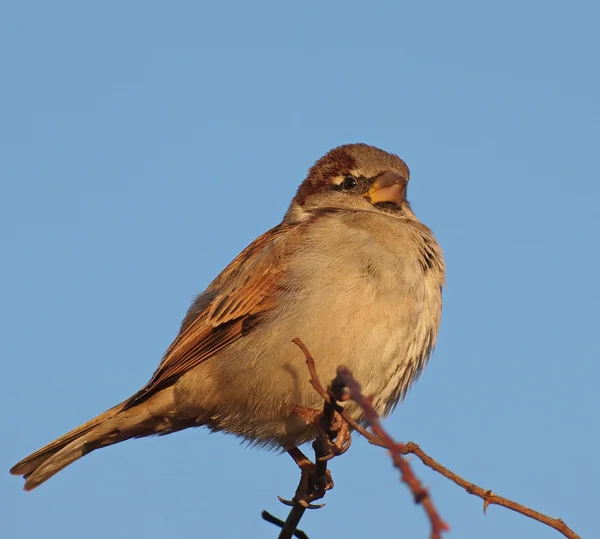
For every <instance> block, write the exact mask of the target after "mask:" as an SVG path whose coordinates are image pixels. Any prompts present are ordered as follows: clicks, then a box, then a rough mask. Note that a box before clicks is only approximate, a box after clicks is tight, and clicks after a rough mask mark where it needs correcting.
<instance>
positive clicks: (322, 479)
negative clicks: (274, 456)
mask: <svg viewBox="0 0 600 539" xmlns="http://www.w3.org/2000/svg"><path fill="white" fill-rule="evenodd" d="M317 444H319V438H317V440H315V442H314V444H313V447H314V448H315V456H316V457H317V463H316V464H314V463H313V462H312V461H311V460H310V459H309V458H308V457H307V456H306V455H305V454H304V453H303V452H302V451H300V449H298V448H297V447H294V448H293V449H289V450H288V454H289V455H290V457H292V458H293V459H294V462H295V463H296V464H297V465H298V467H299V468H300V483H299V484H298V488H297V489H296V494H295V495H294V499H293V500H292V502H291V504H293V503H294V502H295V503H298V504H300V505H301V506H303V507H305V508H308V509H318V508H319V507H322V506H321V505H313V504H312V503H311V502H313V501H314V500H318V499H320V498H322V497H323V496H325V492H327V491H328V490H330V489H332V488H333V479H332V478H331V473H330V472H329V470H328V469H327V462H326V461H325V460H319V451H318V448H317ZM280 500H281V501H282V502H283V503H286V505H290V502H286V501H285V500H282V499H281V498H280Z"/></svg>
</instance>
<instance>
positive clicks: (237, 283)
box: [126, 224, 304, 408]
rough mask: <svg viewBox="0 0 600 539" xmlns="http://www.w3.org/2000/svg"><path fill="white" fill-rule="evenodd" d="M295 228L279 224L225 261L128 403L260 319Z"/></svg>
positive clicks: (273, 295)
mask: <svg viewBox="0 0 600 539" xmlns="http://www.w3.org/2000/svg"><path fill="white" fill-rule="evenodd" d="M298 228H304V227H290V226H288V225H285V224H281V225H278V226H277V227H275V228H273V229H271V230H269V231H268V232H266V233H265V234H263V235H262V236H259V237H258V238H257V239H256V240H254V241H253V242H252V243H251V244H250V245H249V246H248V247H246V249H244V250H243V251H242V252H241V253H240V254H239V255H238V256H237V257H236V258H235V259H234V260H233V261H232V262H231V264H229V266H228V267H227V268H226V269H225V270H224V271H223V272H222V273H221V274H220V275H219V276H218V277H217V278H216V279H215V280H214V281H213V282H212V283H211V285H210V286H209V287H208V288H207V289H206V291H205V292H204V293H203V294H201V295H200V296H199V297H198V299H197V300H196V302H195V303H194V305H192V307H191V308H190V310H189V311H188V315H187V316H186V318H185V319H184V321H183V324H182V327H181V331H180V332H179V335H178V336H177V337H176V339H175V340H174V341H173V344H171V346H170V347H169V349H168V350H167V351H166V353H165V355H164V357H163V359H162V361H161V363H160V365H159V366H158V369H157V370H156V372H155V373H154V375H153V376H152V378H151V379H150V381H149V382H148V383H147V384H146V385H145V386H144V387H143V388H142V389H141V390H140V391H139V392H138V393H136V394H135V395H133V396H132V397H131V398H130V399H129V401H127V404H126V407H127V408H129V407H131V406H133V405H134V404H137V403H139V402H141V401H143V400H146V399H147V398H148V397H149V396H151V395H152V394H154V393H155V392H156V391H158V390H160V389H162V388H164V387H167V386H169V385H171V384H172V383H173V382H174V381H175V380H177V379H178V378H179V377H180V376H181V375H182V374H184V373H186V372H187V371H189V370H190V369H193V368H194V367H195V366H197V365H199V364H200V363H202V362H203V361H206V360H207V359H209V358H210V357H211V356H213V355H214V354H216V353H217V352H218V351H219V350H222V349H223V348H225V347H227V346H229V345H230V344H231V343H233V342H235V341H236V340H237V339H239V338H240V337H242V336H244V335H247V334H248V333H249V332H250V331H252V329H253V328H255V327H256V325H257V324H258V323H260V315H261V314H264V313H265V312H268V311H269V310H270V309H272V308H273V306H274V305H275V304H276V302H277V299H278V297H279V294H280V292H281V283H282V280H283V278H284V276H285V272H286V269H287V265H286V261H285V247H286V244H288V241H286V240H288V239H289V238H288V237H289V236H290V235H296V234H297V233H299V232H301V231H299V230H298Z"/></svg>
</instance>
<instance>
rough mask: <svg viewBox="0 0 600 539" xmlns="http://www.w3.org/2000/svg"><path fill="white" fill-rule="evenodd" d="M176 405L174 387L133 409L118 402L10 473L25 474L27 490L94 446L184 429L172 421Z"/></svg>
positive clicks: (33, 455) (22, 462) (42, 481)
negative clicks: (126, 407)
mask: <svg viewBox="0 0 600 539" xmlns="http://www.w3.org/2000/svg"><path fill="white" fill-rule="evenodd" d="M125 402H127V401H125ZM173 408H174V398H173V389H172V387H171V388H165V389H164V390H163V391H160V392H159V393H157V394H156V395H154V396H153V397H152V398H150V399H149V400H147V401H144V402H143V403H141V404H140V405H139V406H134V407H133V408H128V409H125V406H124V403H121V404H118V405H117V406H114V407H113V408H111V409H110V410H107V411H106V412H104V413H102V414H100V415H99V416H97V417H95V418H94V419H91V420H90V421H88V422H87V423H84V424H83V425H80V426H79V427H77V428H75V429H73V430H72V431H70V432H68V433H67V434H65V435H63V436H61V437H60V438H57V439H56V440H54V441H53V442H51V443H49V444H48V445H46V446H44V447H42V448H41V449H39V450H38V451H36V452H35V453H32V454H31V455H29V456H28V457H25V458H24V459H23V460H21V461H20V462H18V463H17V464H15V465H14V466H13V467H12V468H11V470H10V473H11V474H13V475H22V476H23V477H24V478H25V487H24V488H25V490H32V489H34V488H36V487H37V486H39V485H41V484H42V483H44V482H45V481H47V480H48V479H50V477H52V476H53V475H54V474H56V473H58V472H59V471H60V470H62V469H63V468H65V467H66V466H68V465H69V464H72V463H73V462H75V461H76V460H77V459H79V458H81V457H83V456H84V455H87V454H88V453H90V452H91V451H94V450H95V449H98V448H100V447H106V446H108V445H112V444H116V443H118V442H122V441H125V440H128V439H130V438H139V437H142V436H150V435H152V434H166V433H167V432H172V431H174V430H179V429H180V428H183V427H182V426H175V425H174V424H173V420H172V412H173Z"/></svg>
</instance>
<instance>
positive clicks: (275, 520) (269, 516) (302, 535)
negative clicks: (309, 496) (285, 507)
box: [261, 511, 308, 539]
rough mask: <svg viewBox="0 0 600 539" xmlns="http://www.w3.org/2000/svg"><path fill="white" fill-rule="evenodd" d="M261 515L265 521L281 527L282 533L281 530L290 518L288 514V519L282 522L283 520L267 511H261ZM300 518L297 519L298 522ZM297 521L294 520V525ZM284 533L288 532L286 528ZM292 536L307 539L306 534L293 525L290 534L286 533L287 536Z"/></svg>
mask: <svg viewBox="0 0 600 539" xmlns="http://www.w3.org/2000/svg"><path fill="white" fill-rule="evenodd" d="M290 514H291V512H290ZM261 516H262V517H263V519H264V520H266V521H267V522H270V523H271V524H275V526H279V527H280V528H281V529H282V530H281V532H282V533H283V530H284V529H285V527H286V525H287V524H288V520H290V517H289V516H288V519H287V520H286V521H285V522H284V521H283V520H281V519H279V518H277V517H276V516H273V515H272V514H271V513H269V512H268V511H263V512H262V513H261ZM300 518H301V517H300ZM300 518H299V519H298V522H299V521H300ZM298 522H296V524H295V526H297V525H298ZM290 525H291V522H290ZM286 533H288V531H287V530H286ZM292 536H294V537H297V538H298V539H308V535H306V534H305V533H304V532H303V531H302V530H297V529H296V528H295V527H294V530H292V535H287V537H292ZM279 537H281V534H280V535H279ZM285 537H286V536H284V539H285Z"/></svg>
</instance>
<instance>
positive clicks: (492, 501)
mask: <svg viewBox="0 0 600 539" xmlns="http://www.w3.org/2000/svg"><path fill="white" fill-rule="evenodd" d="M293 342H294V343H296V344H297V345H298V346H299V347H300V349H301V350H302V352H303V353H304V356H305V358H306V364H307V366H308V370H309V372H310V375H311V380H310V383H311V385H312V386H313V388H314V389H315V390H316V391H317V392H318V393H319V394H320V395H321V396H322V397H323V398H324V399H325V400H326V401H327V402H329V401H331V397H332V396H331V393H330V392H327V391H326V390H325V389H324V388H323V386H322V385H321V383H320V382H319V378H318V376H317V370H316V367H315V362H314V359H313V358H312V356H311V354H310V352H309V350H308V349H307V348H306V346H305V345H304V344H303V343H302V341H300V339H294V341H293ZM336 385H338V386H340V385H342V386H343V385H346V386H347V387H348V389H349V393H350V396H351V398H352V399H353V400H354V401H355V402H357V404H358V405H359V406H361V408H362V409H363V411H364V412H365V419H366V420H367V423H368V424H369V426H370V427H371V429H372V430H373V432H369V431H368V430H366V429H365V428H363V427H362V426H361V425H360V424H359V423H357V422H356V421H355V420H354V419H353V418H352V417H351V416H350V415H349V414H348V412H347V411H345V410H344V408H343V407H341V406H340V405H339V404H337V403H334V406H336V408H335V409H336V411H337V412H338V414H339V415H340V416H341V417H342V418H343V419H344V421H346V422H347V423H348V424H349V425H350V426H351V427H352V428H353V429H354V430H356V431H357V432H359V433H360V434H362V435H363V436H364V437H365V438H367V440H368V441H369V442H370V443H371V444H373V445H377V446H379V447H384V448H386V449H388V451H390V454H391V456H392V459H393V461H394V465H395V466H396V467H397V468H399V469H400V472H401V474H402V478H403V480H404V481H405V482H407V481H406V480H405V477H406V476H405V475H404V473H403V470H402V467H401V466H403V464H401V463H402V462H403V461H404V462H406V461H405V460H404V459H402V460H400V459H401V455H408V454H412V455H415V456H417V457H418V458H419V459H420V460H421V462H423V464H425V465H426V466H428V467H429V468H431V469H432V470H434V471H436V472H438V473H439V474H440V475H443V476H444V477H446V478H447V479H449V480H450V481H452V482H453V483H455V484H457V485H458V486H460V487H462V488H464V489H465V491H466V492H467V493H469V494H472V495H473V496H477V497H479V498H481V499H482V500H483V511H484V513H485V511H486V510H487V508H488V507H489V506H490V505H499V506H502V507H506V508H507V509H510V510H512V511H515V512H517V513H520V514H522V515H525V516H527V517H529V518H532V519H534V520H537V521H538V522H541V523H543V524H546V525H547V526H550V527H551V528H553V529H555V530H557V531H558V532H560V533H562V534H563V535H564V536H565V537H567V538H568V539H581V537H580V536H579V535H578V534H577V533H575V532H574V531H573V530H572V529H571V528H569V527H568V526H567V525H566V524H565V522H564V521H563V520H562V519H560V518H552V517H549V516H547V515H545V514H543V513H540V512H539V511H535V510H534V509H531V508H529V507H526V506H525V505H522V504H520V503H517V502H514V501H512V500H509V499H508V498H504V497H502V496H498V495H497V494H494V493H493V492H492V491H491V490H485V489H483V488H481V487H478V486H477V485H475V484H473V483H471V482H469V481H466V480H465V479H463V478H462V477H460V476H459V475H457V474H455V473H454V472H452V471H451V470H449V469H448V468H446V467H445V466H442V465H441V464H440V463H439V462H437V461H436V460H435V459H433V458H432V457H431V456H429V455H428V454H427V453H425V452H424V451H423V450H422V449H421V448H420V447H419V446H418V445H417V444H416V443H414V442H408V443H406V444H400V443H396V442H395V441H394V440H393V439H392V438H391V437H390V436H389V435H388V434H387V433H386V431H385V430H384V429H383V427H382V426H381V422H380V420H379V416H378V415H377V414H376V413H375V411H374V410H373V407H372V404H371V400H370V399H368V398H367V397H365V396H364V395H362V394H361V393H360V385H359V384H358V382H357V381H356V380H355V379H354V377H353V376H352V374H351V373H350V372H349V371H348V370H347V369H344V368H341V369H338V376H337V378H336V379H335V380H334V381H333V383H332V386H336ZM338 391H339V390H338ZM357 397H358V398H357ZM339 400H345V399H339ZM398 457H400V459H399V458H398ZM409 470H410V468H409ZM411 473H412V472H409V475H408V481H410V483H408V482H407V484H409V487H410V489H411V492H412V493H413V496H414V498H415V502H417V503H419V502H421V503H422V504H423V505H424V507H425V510H426V511H427V514H428V516H429V519H430V521H431V523H432V537H435V535H434V533H435V529H436V526H437V527H439V526H440V525H441V526H444V529H447V528H446V527H445V526H446V525H445V524H444V523H443V521H441V519H440V521H439V522H438V523H436V518H439V517H436V516H435V515H436V514H437V513H435V509H434V508H433V505H432V504H431V507H428V505H429V503H430V502H431V499H430V498H429V495H428V493H427V491H426V490H425V489H423V488H422V486H421V484H420V482H419V481H418V479H416V478H415V477H414V474H413V476H412V477H411V475H410V474H411ZM423 494H425V495H426V498H424V499H422V498H421V496H422V495H423ZM430 511H433V512H434V513H433V514H432V513H430ZM432 518H433V520H432ZM444 529H442V530H441V531H444Z"/></svg>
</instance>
